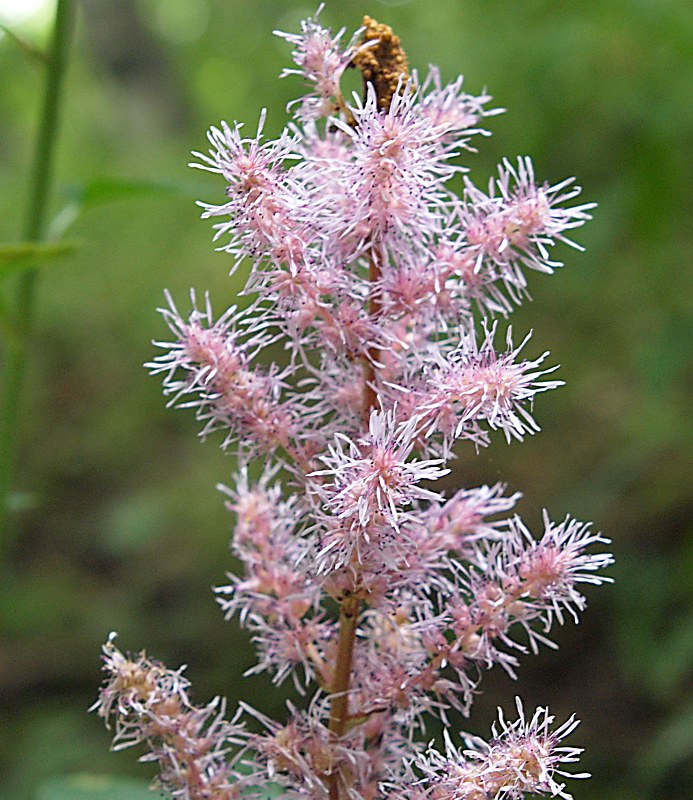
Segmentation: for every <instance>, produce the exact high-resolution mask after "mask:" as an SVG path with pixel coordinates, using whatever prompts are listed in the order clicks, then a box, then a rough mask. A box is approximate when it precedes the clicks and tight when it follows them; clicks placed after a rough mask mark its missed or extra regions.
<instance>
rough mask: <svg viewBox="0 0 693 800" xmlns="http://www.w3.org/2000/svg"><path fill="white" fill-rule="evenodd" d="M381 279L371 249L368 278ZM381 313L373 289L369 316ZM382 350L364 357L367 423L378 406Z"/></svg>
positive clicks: (364, 392) (372, 350)
mask: <svg viewBox="0 0 693 800" xmlns="http://www.w3.org/2000/svg"><path fill="white" fill-rule="evenodd" d="M379 279H380V265H379V264H378V262H377V260H376V258H375V256H374V255H373V251H372V250H371V254H370V259H369V263H368V280H369V282H370V284H371V286H374V285H375V284H376V283H377V281H378V280H379ZM379 314H380V298H379V297H378V295H377V293H376V291H375V290H374V289H373V290H371V294H370V297H369V298H368V316H369V317H370V318H371V319H376V318H377V317H378V315H379ZM379 356H380V351H379V349H378V348H377V347H375V346H371V347H369V348H368V354H367V355H366V356H365V357H364V359H363V382H364V386H363V421H364V422H365V424H366V425H368V422H369V420H370V416H371V411H372V410H373V409H374V408H377V407H378V393H377V391H376V388H375V365H376V363H377V362H378V358H379Z"/></svg>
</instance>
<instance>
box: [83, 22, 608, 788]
mask: <svg viewBox="0 0 693 800" xmlns="http://www.w3.org/2000/svg"><path fill="white" fill-rule="evenodd" d="M321 11H322V6H321V7H320V8H319V9H318V13H317V14H316V15H315V17H314V18H313V19H309V20H307V21H306V22H304V23H303V24H302V26H301V31H300V33H298V34H280V36H282V37H283V38H284V39H286V40H287V41H288V42H289V43H290V44H291V45H292V47H293V53H292V55H293V60H294V63H295V68H294V69H290V70H286V71H285V72H284V73H283V74H285V75H289V74H297V75H299V76H301V77H302V78H303V79H304V81H306V83H307V84H308V89H307V91H306V93H305V95H304V96H302V97H301V98H299V99H298V100H297V101H296V102H295V103H294V104H292V105H291V106H290V108H291V109H293V113H294V120H293V121H292V122H291V123H290V124H289V125H288V126H287V127H286V129H285V130H284V131H283V132H282V133H281V134H280V135H279V136H278V137H277V138H276V139H269V140H268V139H266V138H265V137H264V134H263V129H264V125H265V119H266V116H267V114H266V112H265V111H263V112H262V113H261V115H260V122H259V125H258V126H257V129H256V132H255V133H254V134H252V135H245V134H244V133H243V132H242V126H241V125H240V124H238V123H236V124H234V125H227V124H226V123H224V122H222V123H221V125H220V126H219V127H213V128H211V129H210V131H209V133H208V140H209V145H210V148H209V151H208V152H207V153H196V154H195V156H196V158H197V160H196V162H195V163H194V164H193V165H192V166H195V167H198V168H200V169H203V170H207V171H209V172H212V173H215V174H218V175H220V176H221V177H222V178H223V180H224V182H225V184H226V197H225V199H222V201H221V202H219V203H217V204H211V203H204V204H201V206H202V209H203V213H202V216H203V217H204V218H210V219H213V220H214V221H215V222H214V228H215V231H216V232H215V236H214V238H215V241H216V242H217V243H218V247H219V249H220V250H223V251H225V252H226V253H228V254H231V255H232V256H233V259H234V261H233V269H235V268H236V267H237V266H238V264H240V263H241V262H244V263H246V264H248V265H249V267H250V274H249V278H248V283H247V286H246V290H245V293H246V294H249V295H254V299H253V301H252V303H251V305H250V306H249V307H247V308H245V309H242V310H239V309H237V308H235V307H233V308H229V309H228V310H226V311H224V312H223V313H222V314H221V315H219V316H218V317H215V316H214V314H213V312H212V308H211V303H210V301H209V298H207V297H205V299H204V301H203V302H202V303H199V302H198V300H197V299H196V298H195V295H194V294H192V296H191V299H192V310H191V311H190V312H188V313H185V314H182V313H181V312H180V311H179V310H178V308H177V306H176V304H175V303H174V301H173V299H172V298H171V297H170V295H168V293H167V295H166V299H167V306H166V307H165V308H164V309H162V313H163V316H164V319H165V321H166V323H167V324H168V327H169V329H170V331H171V340H170V341H166V342H156V344H157V346H158V347H159V348H160V350H161V352H160V354H159V355H157V356H156V357H155V358H154V359H153V360H152V362H151V363H150V364H148V365H147V366H148V367H149V369H150V371H151V372H152V373H153V374H158V375H160V376H162V377H163V385H164V393H165V394H166V395H167V396H168V397H169V398H170V404H171V405H176V406H179V407H187V408H192V409H194V412H195V414H196V416H197V418H198V420H199V421H200V422H201V425H202V429H201V433H202V435H204V436H206V435H208V434H214V433H215V432H220V435H221V444H222V446H223V447H224V448H229V449H233V452H234V453H235V454H236V455H237V457H238V459H239V467H238V472H237V474H236V476H235V479H234V482H233V483H232V485H231V486H230V487H225V486H224V487H220V488H221V489H222V491H223V492H224V494H225V495H226V498H227V507H228V509H229V511H230V512H231V513H232V514H233V515H234V519H235V523H234V531H233V537H232V543H231V547H232V552H233V554H234V556H235V557H236V558H237V559H238V560H239V562H240V565H241V570H240V572H239V574H238V575H229V578H228V582H227V584H226V585H224V586H220V587H218V588H217V590H216V592H217V598H218V601H219V603H220V605H221V607H222V609H223V611H224V614H225V616H226V617H227V618H231V617H234V616H237V617H238V619H239V621H240V623H241V624H242V625H244V626H245V627H246V628H247V629H248V630H249V631H250V633H251V635H252V637H253V640H254V643H255V645H256V647H257V652H258V659H257V663H256V665H255V666H254V667H252V668H251V669H250V670H249V672H267V673H269V674H270V675H271V677H272V680H273V681H274V682H275V683H281V682H283V681H285V680H287V679H290V680H291V681H292V682H293V683H294V685H295V687H296V689H297V691H298V692H299V693H300V694H301V695H304V696H306V698H307V699H306V706H307V707H305V708H301V709H298V708H296V707H294V706H293V705H289V707H288V711H287V715H286V719H285V721H284V722H278V721H275V720H272V719H269V718H268V717H266V716H264V715H263V714H260V713H259V712H258V711H256V710H254V709H253V708H252V707H250V706H249V705H247V704H241V707H240V709H239V711H238V712H237V714H236V715H235V716H234V717H233V718H232V720H231V721H230V722H228V721H226V720H225V719H224V713H223V712H224V704H223V702H222V701H220V700H215V701H212V703H210V704H208V705H206V706H202V707H198V706H194V705H193V704H192V703H191V701H190V700H189V698H188V694H187V690H188V684H187V681H186V680H185V679H184V678H183V677H182V674H181V671H178V672H171V671H169V670H167V669H166V668H164V667H163V666H162V665H160V664H157V663H156V662H154V661H151V660H149V659H147V658H146V657H145V656H144V655H140V656H137V657H128V656H125V655H123V654H122V653H121V652H120V651H119V650H117V648H116V647H115V645H114V643H113V640H112V638H111V639H109V641H108V643H107V644H106V645H105V647H104V669H105V671H106V672H107V681H106V685H105V687H104V689H103V690H102V692H101V696H100V699H99V700H98V701H97V703H96V704H95V708H96V709H97V710H98V712H99V714H100V715H101V716H103V717H104V718H105V719H106V720H107V721H108V720H109V719H110V718H114V720H115V746H116V747H126V746H129V745H135V744H144V745H145V747H146V748H147V754H146V755H145V756H144V757H143V758H144V760H149V761H155V762H157V764H158V766H159V772H160V777H159V785H160V787H161V788H162V789H163V790H164V791H165V792H166V793H167V794H169V795H170V796H171V797H174V798H183V799H184V800H202V799H203V798H204V799H206V798H210V800H212V798H215V799H216V798H220V799H221V800H227V799H228V800H231V798H240V797H243V798H258V799H259V798H264V797H266V796H267V787H268V786H269V785H270V784H271V785H272V787H273V788H272V791H273V792H275V794H274V795H273V796H278V797H279V796H280V797H283V798H287V799H288V798H311V799H315V798H317V799H319V800H323V799H324V800H347V798H348V800H359V799H360V798H362V799H363V800H374V799H375V798H385V800H404V799H405V798H406V800H482V798H483V800H488V799H489V798H498V799H499V800H500V798H508V799H509V798H521V797H523V796H525V795H528V794H543V795H550V796H559V797H562V798H569V797H570V795H569V794H567V792H566V790H565V784H564V778H567V777H584V776H582V775H574V774H573V775H571V774H569V773H567V772H566V771H565V766H566V765H567V766H569V765H570V764H572V763H573V762H575V761H576V760H577V757H578V754H579V752H580V751H579V750H577V749H575V748H571V747H564V746H562V745H561V744H560V743H561V740H562V739H563V738H564V737H565V736H567V735H568V734H569V733H571V732H572V730H573V728H574V727H575V725H576V724H577V723H576V722H575V720H574V719H573V718H571V719H569V720H568V722H566V723H564V724H563V725H561V726H558V727H553V718H552V717H551V715H550V714H549V713H548V711H547V710H546V709H543V708H539V709H537V711H536V712H534V713H533V714H532V715H531V716H529V717H528V716H526V715H525V712H524V710H523V707H522V705H521V703H520V701H519V700H518V702H517V714H518V717H517V720H516V721H514V722H508V721H506V719H505V718H504V717H503V715H502V714H501V716H500V721H499V723H498V727H497V729H494V730H493V732H492V738H491V739H490V740H489V741H488V742H484V741H481V740H479V739H476V738H473V737H470V736H466V735H464V734H462V735H461V736H462V739H461V741H462V745H461V746H458V745H455V744H454V743H453V740H452V737H451V736H450V735H449V734H448V733H446V734H445V740H444V743H443V745H444V746H443V749H442V750H440V749H436V748H435V747H434V746H433V745H430V746H428V747H426V746H424V745H423V744H421V740H422V739H425V738H426V737H425V735H422V734H423V733H425V730H426V725H427V721H428V720H430V719H431V717H437V718H438V719H439V720H442V721H443V722H444V723H445V724H446V725H449V721H450V719H451V716H449V715H450V712H451V710H455V711H457V712H462V713H463V714H468V713H469V712H470V708H471V705H472V702H473V699H474V697H475V695H476V694H477V693H478V691H479V689H478V685H479V682H480V679H481V676H482V674H483V672H484V670H486V669H489V668H491V667H493V666H495V665H500V667H502V668H503V669H505V670H506V671H507V672H508V673H509V674H510V675H511V676H513V677H515V675H516V671H517V668H518V667H519V663H520V657H521V656H523V655H525V654H528V653H530V652H537V651H538V649H539V647H540V646H541V645H547V646H555V645H554V643H553V641H552V639H550V638H549V634H550V632H551V630H552V628H553V627H554V625H555V624H563V622H564V619H565V618H566V616H567V617H569V618H570V619H574V620H575V621H577V619H578V615H579V613H580V612H581V611H582V610H583V609H584V607H585V597H584V595H583V594H582V589H583V587H584V586H585V585H589V584H600V583H602V582H604V581H607V580H609V579H608V578H605V577H603V575H602V574H601V572H600V571H601V570H602V569H603V568H604V567H606V566H608V565H609V564H610V563H611V557H610V556H609V555H608V554H606V553H603V552H600V551H599V550H600V548H601V547H602V546H603V545H605V544H607V542H608V540H606V539H604V538H603V537H601V536H600V535H599V534H596V533H593V532H592V531H591V529H590V526H589V525H588V524H585V523H582V522H579V521H577V520H574V519H572V518H570V517H566V518H565V519H564V520H563V521H562V522H560V523H555V522H552V521H551V520H550V519H549V517H548V515H546V514H544V521H543V530H542V531H540V532H539V533H538V534H534V533H532V532H531V531H530V530H529V528H528V527H527V526H526V525H525V524H524V523H523V522H522V521H521V519H520V518H519V516H518V515H517V514H516V512H515V507H516V505H517V503H518V501H519V499H520V495H519V493H517V492H515V493H508V491H507V489H506V487H505V486H504V485H502V484H495V485H493V486H481V487H477V488H471V489H462V490H460V491H458V492H456V493H452V494H450V495H449V496H446V493H445V492H444V491H443V490H442V489H441V488H440V484H439V482H440V479H441V478H442V477H443V476H445V475H446V474H448V473H449V472H450V470H449V468H448V467H447V466H446V464H447V462H448V461H450V460H451V459H452V458H453V457H454V456H455V455H456V454H458V455H459V454H463V455H465V457H471V456H473V454H474V453H475V451H476V450H477V449H478V448H480V447H485V446H487V445H489V444H490V443H491V441H492V440H493V439H494V438H500V439H501V440H502V439H503V438H504V439H505V440H507V442H511V441H513V440H521V439H523V437H524V436H526V435H527V434H534V433H536V432H537V431H538V430H539V425H538V423H537V422H536V420H535V416H534V410H533V405H534V402H535V397H536V395H537V394H540V393H543V392H546V391H548V390H550V389H554V388H556V387H557V386H559V385H561V383H562V382H561V381H559V380H555V379H554V378H553V375H552V374H551V373H553V371H554V370H555V369H556V367H555V366H546V359H547V356H548V353H539V354H536V353H535V354H531V353H530V352H529V351H530V342H529V339H530V336H529V334H526V335H524V336H521V337H519V338H516V337H513V335H512V331H511V328H510V327H506V329H505V332H504V333H503V332H501V329H502V328H503V326H504V320H505V318H507V317H508V316H509V315H510V314H511V313H512V311H513V309H514V308H515V307H516V306H517V304H519V303H520V302H522V301H524V300H525V299H526V298H527V297H528V295H527V274H526V273H527V271H528V270H534V271H537V272H540V273H551V272H553V271H554V269H555V268H556V267H558V266H560V262H559V261H558V260H556V258H555V257H554V256H553V254H552V252H553V247H554V245H556V244H557V243H562V244H568V245H572V246H574V247H577V245H576V244H575V243H574V242H573V241H572V238H569V237H572V235H573V231H574V229H575V228H577V227H579V226H580V225H582V224H583V223H584V222H585V221H586V220H588V219H589V210H590V208H591V207H592V204H589V203H586V204H585V203H583V204H580V205H572V206H571V205H570V203H571V202H572V201H573V200H574V199H575V198H576V197H577V195H578V194H579V191H580V190H579V188H578V187H576V186H575V185H574V183H573V182H572V180H570V179H569V180H564V181H560V182H558V183H555V184H553V185H552V184H549V183H544V182H539V181H537V179H536V177H535V173H534V167H533V165H532V163H531V161H530V159H529V158H527V157H520V158H518V159H517V160H515V161H511V160H508V159H504V160H503V162H502V163H501V164H500V166H499V167H498V174H497V177H495V178H493V179H492V180H491V181H490V183H489V186H488V188H487V189H486V190H481V189H479V188H477V187H476V186H475V185H474V184H473V183H472V182H471V181H470V180H469V179H468V177H467V176H466V175H464V174H463V173H465V172H466V170H465V168H464V167H463V166H461V165H460V156H461V155H463V154H464V153H466V152H469V151H471V150H473V148H472V146H471V144H470V142H472V141H474V140H476V139H478V137H480V136H487V135H488V131H486V130H484V128H483V127H482V125H483V122H484V119H486V118H488V117H491V116H493V115H494V114H496V113H498V110H494V109H489V108H487V105H488V103H489V101H490V97H489V96H488V95H487V94H485V93H483V94H481V95H479V96H473V95H470V94H467V93H466V92H465V91H463V89H462V78H461V77H459V78H456V79H455V80H454V81H452V82H451V83H449V84H448V85H444V84H443V82H442V80H441V76H440V73H439V71H438V70H437V68H435V67H431V68H430V69H429V71H428V74H427V75H426V76H425V77H424V78H423V80H420V79H419V76H418V75H417V74H416V72H413V73H412V74H408V73H407V71H406V59H404V58H403V57H401V58H398V52H399V51H398V48H399V40H398V39H397V37H395V36H394V34H392V32H391V31H389V29H385V28H383V26H380V27H378V26H377V23H375V22H374V21H373V20H370V19H368V18H367V19H366V21H365V22H366V25H365V27H366V29H367V30H368V31H370V32H371V34H372V35H371V34H369V36H365V35H364V38H359V33H360V32H357V34H355V35H354V37H352V39H351V40H350V41H349V42H347V43H343V42H342V39H343V34H344V32H343V31H341V32H339V33H338V34H336V35H333V34H332V32H331V31H330V30H329V29H327V28H325V27H323V26H322V24H321V23H320V22H319V21H318V17H319V15H320V13H321ZM373 31H375V32H376V33H373ZM378 31H379V33H378ZM384 43H385V44H387V48H385V50H383V49H382V47H383V46H384ZM379 48H380V49H379ZM388 48H389V49H388ZM385 51H387V53H388V54H389V55H388V56H387V57H388V58H389V59H390V62H388V68H390V67H392V65H393V64H394V65H395V66H396V65H400V66H401V71H400V72H399V73H397V71H396V70H395V71H394V72H393V73H392V75H391V78H392V80H391V86H390V90H391V96H389V97H388V100H387V102H383V96H382V95H379V94H378V90H377V88H376V84H375V83H374V82H370V81H369V78H368V74H370V73H367V71H366V68H363V69H362V68H361V67H359V69H362V71H363V76H364V81H365V86H364V93H363V96H362V97H358V96H354V97H346V96H344V95H343V93H342V90H341V88H340V79H341V77H342V74H343V72H344V71H345V69H347V68H348V67H349V66H352V65H353V64H355V63H356V64H360V63H368V64H371V65H372V64H373V63H376V64H377V63H378V59H379V58H383V59H384V58H385V56H383V55H382V53H383V52H385ZM364 54H365V55H366V56H368V58H365V57H364ZM371 56H373V58H370V57H371ZM369 59H370V60H369ZM368 69H371V67H368ZM388 74H390V73H388ZM499 341H500V344H499ZM518 342H519V344H518ZM281 347H283V353H282V351H281V349H280V348H281ZM270 348H271V349H270ZM272 357H274V359H276V360H275V361H273V359H272ZM549 363H550V362H549ZM547 376H549V377H547ZM494 432H500V433H494ZM254 459H259V460H261V462H262V465H263V466H262V467H261V468H260V469H259V470H251V469H250V468H249V467H250V462H251V461H253V460H254ZM258 474H259V477H257V478H256V479H254V480H251V478H250V475H258ZM595 547H596V550H597V552H595Z"/></svg>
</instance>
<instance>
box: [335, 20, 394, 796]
mask: <svg viewBox="0 0 693 800" xmlns="http://www.w3.org/2000/svg"><path fill="white" fill-rule="evenodd" d="M364 28H365V30H364V35H363V41H364V42H371V43H372V44H373V45H374V46H372V47H369V48H366V49H363V50H361V51H359V53H358V54H357V55H356V57H355V58H354V66H355V67H356V68H357V69H358V70H359V71H360V72H361V74H362V76H363V80H364V87H365V86H366V85H367V84H369V83H370V84H372V86H373V88H374V89H375V92H376V96H377V98H378V106H379V107H380V108H381V109H383V110H387V109H388V108H389V106H390V102H391V99H392V96H393V94H394V93H395V92H396V91H397V90H398V88H399V87H400V86H401V81H402V79H404V80H406V78H407V59H406V55H405V54H404V51H403V50H402V47H401V43H400V40H399V38H398V37H397V36H395V35H394V33H393V32H392V29H391V28H389V27H388V26H387V25H379V24H378V23H377V22H376V21H375V20H374V19H371V18H370V17H364ZM380 276H381V272H380V264H379V263H378V260H377V257H376V255H375V252H374V250H373V248H372V247H371V250H370V258H369V266H368V280H369V282H370V285H371V292H370V297H369V299H368V315H369V317H370V318H371V319H372V320H375V319H377V318H378V316H379V315H380V312H381V306H380V297H379V294H378V289H377V286H378V283H379V281H380ZM379 360H380V348H378V347H377V346H376V345H374V344H371V346H370V347H369V348H368V352H367V353H366V355H365V356H364V358H363V381H364V386H363V419H364V424H365V426H366V428H367V427H368V424H369V421H370V415H371V411H373V409H377V407H378V393H377V388H376V377H377V376H376V369H377V364H378V362H379ZM354 566H356V567H358V564H355V565H354ZM360 606H361V601H360V600H359V598H358V597H357V596H356V595H354V594H353V593H349V594H347V595H346V596H345V597H344V598H343V599H342V601H341V604H340V608H339V640H338V642H337V660H336V663H335V668H334V675H333V678H332V687H331V689H332V692H331V695H332V696H331V705H330V731H331V733H332V734H333V735H334V736H335V737H337V738H338V737H340V736H343V735H344V733H345V732H346V729H347V724H348V721H349V684H350V681H351V670H352V664H353V659H354V642H355V640H356V626H357V623H358V616H359V609H360ZM339 777H340V771H339V770H335V772H334V774H332V775H330V776H329V777H328V778H327V781H326V784H327V788H328V791H329V796H330V800H339V797H340V791H339Z"/></svg>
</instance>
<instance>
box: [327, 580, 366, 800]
mask: <svg viewBox="0 0 693 800" xmlns="http://www.w3.org/2000/svg"><path fill="white" fill-rule="evenodd" d="M359 606H360V600H359V599H358V597H356V596H355V595H353V594H348V595H347V596H346V597H345V598H344V599H343V600H342V603H341V606H340V607H339V640H338V642H337V661H336V664H335V668H334V676H333V678H332V687H331V688H332V705H331V707H330V732H331V733H332V734H333V735H334V736H335V737H340V736H343V735H344V732H345V730H346V725H347V720H348V718H349V682H350V680H351V668H352V664H353V660H354V641H355V639H356V626H357V623H358V617H359ZM338 781H339V770H335V771H334V772H333V773H332V774H331V775H330V776H329V777H328V779H327V787H328V791H329V793H330V800H339V783H338Z"/></svg>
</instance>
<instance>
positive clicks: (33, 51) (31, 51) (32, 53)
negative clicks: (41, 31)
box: [0, 24, 48, 66]
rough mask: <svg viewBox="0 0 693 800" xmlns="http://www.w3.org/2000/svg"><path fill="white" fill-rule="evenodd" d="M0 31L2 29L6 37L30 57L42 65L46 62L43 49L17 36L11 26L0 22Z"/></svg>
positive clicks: (46, 58) (46, 57)
mask: <svg viewBox="0 0 693 800" xmlns="http://www.w3.org/2000/svg"><path fill="white" fill-rule="evenodd" d="M0 31H2V32H3V33H4V34H5V35H6V36H7V37H8V39H10V41H12V42H14V43H15V44H16V45H17V47H19V49H20V50H22V52H24V53H25V54H26V55H28V56H29V57H30V58H32V59H34V60H35V61H38V62H40V63H41V64H43V65H44V66H45V65H46V64H47V63H48V56H47V55H46V53H44V52H43V50H39V49H38V47H34V45H33V44H30V43H29V42H27V41H26V40H25V39H22V38H21V37H20V36H17V34H16V33H15V32H14V31H13V30H12V29H11V28H8V27H7V25H2V24H0Z"/></svg>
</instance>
